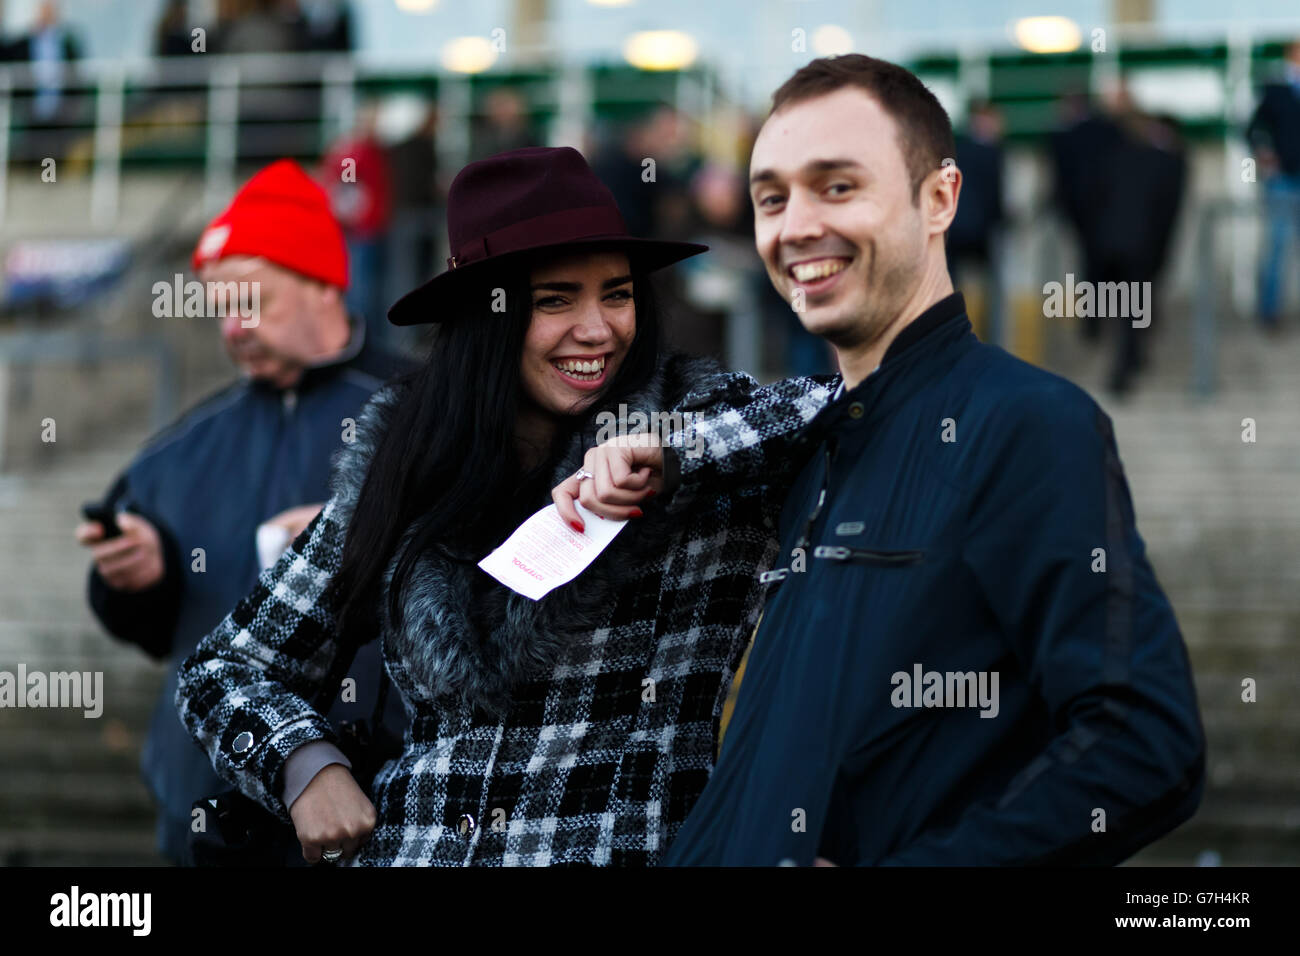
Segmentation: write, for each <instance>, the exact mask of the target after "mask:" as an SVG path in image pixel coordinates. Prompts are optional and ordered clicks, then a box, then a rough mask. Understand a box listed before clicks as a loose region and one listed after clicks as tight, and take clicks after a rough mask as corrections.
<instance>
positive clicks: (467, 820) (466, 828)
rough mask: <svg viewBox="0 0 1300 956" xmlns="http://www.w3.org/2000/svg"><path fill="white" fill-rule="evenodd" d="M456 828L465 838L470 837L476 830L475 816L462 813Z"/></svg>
mask: <svg viewBox="0 0 1300 956" xmlns="http://www.w3.org/2000/svg"><path fill="white" fill-rule="evenodd" d="M456 830H457V832H458V833H460V835H461V836H463V837H464V838H465V839H467V840H468V839H469V837H470V834H472V833H473V832H474V818H473V817H472V816H470V815H469V814H468V813H462V814H461V815H460V823H458V824H457V825H456Z"/></svg>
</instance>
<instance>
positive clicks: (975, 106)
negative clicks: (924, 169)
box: [948, 100, 1006, 344]
mask: <svg viewBox="0 0 1300 956" xmlns="http://www.w3.org/2000/svg"><path fill="white" fill-rule="evenodd" d="M955 142H956V144H957V157H956V160H957V168H958V169H960V170H961V174H962V183H963V186H962V197H961V199H962V201H961V204H960V205H958V207H957V213H956V215H955V216H954V217H953V220H952V226H951V227H950V228H949V229H948V271H949V274H950V275H951V276H952V282H953V285H954V286H957V285H961V284H963V283H962V280H963V279H966V278H968V277H969V275H970V274H971V272H972V271H974V272H978V273H979V274H981V275H982V277H983V278H984V282H985V297H984V338H985V340H986V341H989V342H993V343H995V344H1001V343H1000V341H999V340H1000V338H1001V323H1002V314H1001V312H1002V295H1001V281H1000V277H999V275H998V274H997V268H998V266H997V258H996V254H995V249H996V245H995V244H996V242H997V241H998V235H997V233H998V229H999V228H1000V227H1001V225H1002V221H1003V220H1004V219H1005V218H1006V216H1005V212H1004V206H1003V199H1002V175H1003V167H1004V165H1005V163H1004V159H1003V154H1002V114H1001V113H1000V112H999V111H998V109H997V108H996V107H995V106H994V105H993V104H992V103H989V102H988V101H987V100H977V101H975V102H973V103H972V104H971V106H970V121H969V123H968V124H967V130H966V132H964V133H960V134H958V135H957V136H956V137H955Z"/></svg>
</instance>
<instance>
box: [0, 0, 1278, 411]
mask: <svg viewBox="0 0 1300 956" xmlns="http://www.w3.org/2000/svg"><path fill="white" fill-rule="evenodd" d="M193 9H194V6H193V4H192V3H190V2H189V0H167V2H164V3H162V4H161V11H160V14H159V16H158V19H157V22H156V25H155V27H154V39H153V44H152V48H153V52H154V53H155V54H156V55H158V56H164V57H173V58H185V57H187V55H188V54H191V53H193V52H196V51H201V52H210V53H217V54H220V53H240V54H277V53H279V54H287V53H295V54H303V53H307V54H310V53H319V54H322V55H326V56H328V55H331V54H335V55H336V54H340V53H347V52H348V51H350V50H353V49H354V47H355V44H356V24H355V16H354V11H353V7H352V4H351V3H349V2H348V0H220V2H217V3H215V4H214V5H212V6H211V7H210V9H211V10H212V11H213V12H214V15H213V17H212V20H211V22H209V23H196V22H194V21H193V19H192V13H193ZM35 10H36V12H35V16H34V19H33V20H32V22H31V24H30V29H29V30H27V31H26V32H24V33H21V34H18V35H15V36H12V37H9V38H7V39H5V40H4V41H3V43H0V51H2V53H3V57H4V59H5V60H7V61H10V62H13V63H18V64H26V66H27V68H29V69H30V71H31V78H32V88H31V89H30V91H29V92H20V93H15V94H14V107H13V108H14V120H13V123H14V125H15V126H16V127H20V128H21V130H20V131H21V133H22V136H21V137H19V142H18V143H17V145H15V146H14V148H13V150H12V153H13V157H14V158H15V159H19V160H21V159H27V160H29V161H32V160H35V159H37V158H38V157H45V156H64V155H67V156H69V157H75V156H76V155H77V146H76V144H75V142H74V141H75V139H76V128H77V121H76V119H75V115H74V114H77V113H78V111H80V115H81V116H82V117H83V119H84V118H85V117H87V116H89V114H90V113H91V112H92V110H93V103H92V100H93V96H91V95H90V93H89V92H87V91H86V90H81V91H80V92H81V93H84V94H85V95H80V96H79V95H78V88H77V84H76V82H75V80H74V78H73V74H72V72H71V71H72V70H73V69H74V66H73V63H74V61H75V60H76V59H77V57H78V51H79V48H80V45H79V42H78V37H77V34H76V31H75V30H73V29H71V28H69V27H68V26H67V25H66V24H65V23H64V21H63V20H62V19H61V16H60V10H59V6H58V4H57V3H55V2H54V0H41V2H40V3H39V4H38V5H37V6H36V8H35ZM196 82H197V81H196ZM185 95H186V94H185V93H184V91H172V92H171V93H168V94H159V97H158V98H157V99H161V100H169V101H170V102H171V103H172V104H173V105H174V104H176V103H178V102H181V101H183V99H184V97H185ZM203 95H205V94H202V93H198V94H196V93H193V92H191V93H190V94H189V96H190V102H191V104H194V103H199V102H200V101H201V97H202V96H203ZM324 96H325V93H324V86H323V83H322V82H320V81H317V82H301V83H292V84H289V83H286V84H284V85H282V86H279V87H276V88H257V89H248V88H245V89H243V90H241V91H240V101H239V118H240V122H239V126H238V129H237V130H236V132H235V136H236V139H237V143H236V146H235V155H236V157H237V159H238V161H239V164H240V171H241V174H243V175H246V174H247V173H248V172H251V171H252V169H254V168H256V166H257V165H259V164H260V163H264V162H266V161H269V160H270V159H273V158H275V155H276V154H277V152H280V153H281V154H283V155H292V156H295V157H297V158H299V159H300V160H301V159H304V158H306V159H308V160H310V159H311V158H313V157H312V156H308V155H307V154H313V155H314V159H315V161H316V163H317V169H318V171H319V172H320V178H321V182H322V184H323V185H325V186H326V188H327V189H329V191H330V193H331V196H332V197H334V199H335V201H336V209H335V212H336V214H337V215H338V217H339V219H340V221H341V222H343V224H344V226H345V228H346V230H347V235H348V243H349V253H350V256H351V259H352V276H351V288H350V290H349V306H350V308H351V309H352V310H353V311H354V312H355V313H357V314H358V315H360V316H363V317H364V318H365V320H366V322H367V325H368V327H369V328H370V330H371V333H372V335H373V336H374V338H375V339H376V340H378V341H388V342H390V343H391V344H399V342H400V337H396V338H395V336H396V333H395V332H394V330H392V329H391V327H389V326H388V324H387V323H386V322H385V321H384V313H385V310H386V306H387V304H388V303H391V302H393V301H395V300H396V299H397V298H398V297H399V296H400V295H401V294H402V293H403V292H405V291H407V290H409V289H411V288H413V287H414V286H415V285H416V284H417V283H418V282H420V281H421V280H423V279H424V278H427V277H428V276H429V275H431V274H432V273H433V272H435V271H437V268H438V261H439V258H440V256H441V255H445V252H444V251H443V250H442V229H443V226H442V221H441V219H440V208H441V203H442V197H443V194H444V191H445V189H446V187H447V185H448V183H449V181H450V179H451V177H452V176H454V175H455V173H456V169H455V168H449V167H448V165H447V162H446V157H445V155H444V153H443V152H442V151H440V150H439V145H438V137H439V135H440V133H441V132H443V131H442V130H441V126H442V123H441V120H440V116H439V110H438V104H437V101H436V97H433V96H427V97H421V96H420V95H418V94H409V93H408V94H405V95H402V96H372V95H370V94H367V93H366V92H365V91H364V90H358V100H357V103H356V108H355V109H354V110H352V111H350V112H349V114H348V115H350V116H352V117H355V123H354V125H353V126H352V128H351V129H348V130H346V131H345V132H343V134H342V135H341V136H335V137H334V138H333V140H332V142H328V146H327V148H326V149H324V151H323V154H322V153H321V150H320V141H319V140H318V139H313V137H314V136H317V135H318V134H317V133H316V132H315V131H313V130H307V129H304V126H305V125H307V124H305V123H304V120H305V119H306V118H310V117H321V116H323V115H324V111H325V107H324V105H323V97H324ZM965 106H966V108H965V110H964V111H963V112H962V114H961V116H960V121H959V122H958V124H957V126H958V130H957V131H958V139H957V144H958V145H957V156H956V157H955V160H956V163H957V165H958V167H959V168H960V169H961V171H962V174H963V187H962V194H961V203H960V207H959V211H958V216H957V219H956V221H955V222H954V224H953V226H952V229H951V231H950V233H949V236H948V247H949V261H950V267H951V269H952V272H953V276H954V279H955V281H956V284H957V285H958V287H959V288H960V287H963V286H969V287H972V288H975V289H978V290H980V291H979V295H978V296H977V297H976V301H974V302H973V313H974V314H975V315H977V317H978V319H979V321H980V323H981V324H982V326H983V327H982V328H981V329H980V331H981V332H982V333H983V334H985V335H986V337H989V338H991V339H992V340H994V341H1000V342H1005V341H1006V335H1007V332H1006V323H1007V321H1008V314H1009V310H1010V309H1011V304H1010V302H1009V301H1008V294H1007V290H1006V288H1005V284H1006V283H1005V276H1004V273H1003V270H1002V269H1001V268H1000V266H1001V262H1002V255H1003V253H1004V237H1005V234H1006V232H1007V230H1009V229H1010V228H1013V227H1014V226H1015V225H1016V223H1015V221H1014V220H1013V219H1012V217H1011V214H1010V212H1009V210H1008V204H1007V201H1006V199H1005V179H1006V176H1007V169H1006V158H1005V150H1004V144H1003V137H1004V127H1005V122H1004V117H1003V115H1002V113H1001V112H1000V110H999V107H998V106H997V105H995V104H994V103H993V102H990V101H989V100H986V99H982V98H972V99H970V100H969V101H968V102H967V103H966V104H965ZM157 109H158V104H157V102H155V101H154V100H145V101H144V102H143V104H140V103H136V104H135V105H134V106H133V107H132V108H131V109H130V110H129V111H128V112H132V113H135V114H141V113H143V112H144V111H146V110H155V111H156V110H157ZM1056 109H1057V114H1058V122H1057V127H1058V128H1057V130H1056V132H1055V133H1053V134H1052V135H1051V136H1050V137H1048V138H1047V140H1046V142H1045V143H1044V144H1042V145H1040V147H1039V149H1040V151H1042V152H1043V153H1045V154H1046V158H1047V159H1048V161H1049V165H1050V169H1051V171H1052V177H1053V180H1054V182H1053V184H1052V187H1051V201H1052V204H1053V206H1054V207H1055V211H1056V213H1057V214H1058V215H1059V216H1060V217H1061V218H1062V220H1063V221H1064V223H1066V224H1068V228H1069V230H1070V231H1071V232H1072V234H1073V239H1074V241H1075V242H1076V243H1077V248H1078V252H1079V259H1080V262H1079V265H1078V267H1077V268H1078V278H1079V279H1081V280H1082V279H1087V280H1089V281H1092V282H1094V283H1101V282H1139V283H1141V282H1151V283H1152V285H1153V288H1154V290H1155V295H1156V296H1157V303H1158V304H1157V305H1156V307H1155V308H1153V310H1152V311H1153V312H1154V313H1155V317H1154V321H1153V323H1152V324H1153V325H1155V326H1156V327H1157V328H1158V327H1159V325H1160V324H1161V323H1162V322H1164V321H1166V319H1165V317H1164V316H1162V315H1160V314H1159V313H1160V312H1162V311H1163V308H1162V307H1161V306H1162V304H1163V295H1162V292H1161V278H1162V276H1163V274H1164V273H1165V272H1166V270H1167V266H1168V264H1169V260H1170V253H1171V242H1172V238H1173V236H1174V233H1175V227H1176V225H1177V223H1178V220H1179V213H1180V210H1182V209H1183V208H1184V207H1185V206H1186V203H1185V201H1184V199H1185V195H1186V193H1187V190H1188V181H1189V169H1188V167H1189V158H1188V143H1187V142H1186V141H1185V138H1184V135H1183V130H1182V129H1181V127H1180V122H1179V120H1178V119H1177V118H1175V117H1174V116H1173V115H1171V114H1169V113H1164V112H1146V111H1144V110H1142V109H1140V108H1139V107H1138V105H1137V104H1136V102H1135V99H1134V97H1133V96H1132V95H1131V93H1130V91H1129V89H1128V87H1127V85H1126V84H1125V82H1124V80H1123V77H1119V78H1118V80H1117V82H1114V83H1113V84H1111V86H1110V88H1109V89H1108V90H1107V91H1106V92H1105V93H1103V94H1101V95H1097V96H1093V95H1090V94H1089V93H1088V92H1087V91H1086V89H1084V88H1080V89H1078V90H1075V91H1073V92H1070V93H1068V94H1066V95H1065V96H1063V97H1061V98H1060V99H1059V100H1058V102H1057V107H1056ZM710 119H711V118H710V117H708V116H702V115H698V114H697V115H688V114H687V113H685V112H684V111H682V110H681V109H680V108H679V105H678V104H675V103H671V102H667V101H663V100H661V101H658V102H649V103H643V104H640V105H639V107H637V108H636V109H634V110H632V111H631V112H629V113H627V114H626V115H625V116H624V117H623V118H621V119H619V120H616V121H611V120H608V119H602V118H597V119H596V120H595V121H594V122H593V123H592V124H590V126H589V127H588V128H587V129H586V131H585V141H584V142H582V143H579V144H575V145H579V146H580V147H581V148H583V150H584V152H585V153H586V154H587V155H588V158H589V159H590V160H591V162H592V164H593V166H594V167H595V168H596V170H597V172H598V174H599V175H600V176H601V177H602V178H603V179H604V181H605V182H606V183H607V184H608V185H609V186H610V188H611V189H612V190H613V191H614V194H615V196H616V198H617V200H618V202H619V205H620V207H621V208H622V210H623V213H624V216H625V217H626V219H627V222H628V226H629V228H630V229H631V230H632V231H633V232H634V233H638V234H645V235H649V236H654V237H657V238H672V239H692V240H697V241H703V242H706V243H708V244H709V245H710V246H712V247H713V249H714V252H713V254H712V255H710V256H708V257H705V259H704V260H702V261H700V262H699V263H698V264H690V265H688V266H687V267H684V268H683V269H680V270H677V272H676V274H675V275H674V277H673V280H672V281H673V282H674V283H675V285H676V288H675V290H674V291H675V292H676V299H677V300H678V302H679V304H680V308H679V312H678V314H679V315H680V321H678V322H677V323H675V327H674V328H672V329H671V330H670V334H672V336H673V338H674V341H675V342H676V343H677V344H679V345H680V346H681V347H683V348H686V349H688V350H691V351H696V352H700V353H705V354H712V355H716V356H718V357H720V358H724V359H725V358H731V359H733V360H735V359H736V358H737V357H738V356H745V357H749V358H751V360H756V361H758V362H759V363H761V365H762V367H763V368H764V369H766V370H769V371H771V372H773V373H776V374H780V373H817V372H825V371H829V370H830V361H831V356H830V353H829V351H828V349H827V348H826V347H825V346H824V344H822V343H821V342H819V341H818V340H816V339H815V338H814V337H812V336H809V335H807V334H806V333H804V332H803V330H802V328H801V327H800V325H799V323H798V321H797V319H796V318H795V317H794V315H793V314H792V313H791V312H790V310H789V309H788V308H787V307H786V306H785V305H784V303H782V302H781V300H780V299H779V298H778V297H777V295H776V294H775V292H773V291H772V289H771V286H770V283H768V282H767V281H766V279H765V278H764V276H763V275H762V274H761V272H760V271H759V264H758V260H757V258H756V256H755V255H754V254H753V252H752V238H751V237H752V215H753V213H752V208H751V205H750V202H749V199H748V190H747V184H746V179H747V170H746V169H745V160H746V157H747V155H748V152H749V146H750V143H751V142H752V138H753V135H754V134H755V132H756V131H757V128H758V126H759V124H760V123H761V120H762V116H761V115H760V113H759V112H758V111H754V110H742V111H741V115H740V119H739V121H738V122H736V121H734V119H735V117H734V116H733V117H732V119H733V122H731V123H729V124H727V125H725V128H724V129H723V130H722V132H721V133H720V131H719V129H718V128H712V129H711V128H709V122H710ZM550 132H551V131H550V130H549V129H548V128H547V124H546V123H545V122H539V118H538V114H537V110H536V108H535V105H534V104H530V102H529V100H528V97H527V96H526V94H525V91H524V89H523V87H512V86H501V87H498V88H496V89H493V90H490V91H488V92H486V94H484V95H482V96H481V100H480V102H479V104H478V107H477V109H476V111H475V115H474V117H473V120H472V124H471V128H470V142H469V144H468V148H467V149H462V150H460V151H459V152H458V153H457V154H456V155H457V156H458V157H459V158H460V159H463V160H464V161H466V162H467V161H469V160H473V159H478V158H482V157H484V156H489V155H492V154H493V153H497V152H500V151H503V150H507V149H513V148H516V147H519V146H525V145H554V143H552V142H550V141H549V140H550V139H551V135H550ZM1239 133H1240V134H1241V135H1242V136H1244V137H1245V138H1247V139H1248V142H1249V148H1250V149H1251V150H1252V152H1253V153H1254V154H1257V155H1258V157H1259V160H1260V164H1261V166H1260V170H1259V175H1260V178H1261V181H1263V182H1265V183H1266V189H1267V192H1266V196H1267V199H1268V204H1267V210H1268V212H1267V215H1268V222H1267V226H1266V229H1267V236H1266V239H1265V243H1264V248H1263V252H1262V254H1261V256H1260V262H1259V266H1258V281H1259V294H1258V307H1257V311H1258V314H1259V318H1260V322H1261V324H1262V326H1263V327H1264V328H1266V329H1269V330H1276V329H1277V328H1278V327H1279V321H1278V316H1279V312H1280V310H1281V304H1280V303H1281V296H1282V294H1283V282H1282V276H1283V273H1284V264H1285V262H1286V251H1287V248H1288V243H1289V241H1290V236H1291V233H1292V232H1293V231H1294V230H1295V227H1296V225H1297V224H1298V223H1300V216H1297V214H1296V205H1297V203H1300V45H1297V46H1292V47H1290V48H1289V49H1288V53H1287V60H1286V65H1285V67H1284V73H1283V75H1281V76H1279V77H1277V80H1276V82H1274V83H1271V84H1268V85H1266V86H1265V88H1264V89H1263V91H1262V93H1261V94H1260V98H1259V101H1258V108H1257V109H1256V111H1255V113H1254V116H1253V118H1252V120H1251V122H1250V124H1249V127H1248V128H1247V129H1244V130H1240V131H1239ZM720 137H721V138H722V139H724V140H726V139H729V140H730V141H729V142H726V143H725V145H724V147H723V148H721V149H719V148H717V144H718V141H719V138H720ZM86 138H87V137H86V135H85V134H84V133H83V135H82V140H83V141H84V140H86ZM706 144H709V145H706ZM89 150H90V147H89V146H88V145H85V144H84V143H83V146H82V148H81V153H82V154H83V155H84V154H87V153H88V152H89ZM648 157H650V158H653V160H654V165H655V168H654V170H653V176H652V178H648V177H647V176H646V174H645V169H644V165H643V164H644V162H645V160H646V159H647V158H648ZM345 160H352V161H353V162H354V167H355V168H354V175H355V185H354V184H353V183H352V181H349V182H348V183H347V188H339V187H340V186H342V185H343V183H342V182H341V180H340V177H339V176H338V175H337V171H338V170H339V168H340V165H341V164H342V163H343V162H344V161H345ZM457 165H459V164H457ZM650 182H653V188H648V183H650ZM737 310H743V311H745V312H746V314H747V315H750V316H757V324H751V325H749V326H747V327H746V328H747V329H749V330H750V334H752V333H754V332H757V333H758V336H759V338H760V340H761V354H760V352H756V351H755V350H753V349H750V350H748V351H745V350H741V351H737V350H735V349H734V348H733V349H732V350H730V351H728V348H727V341H726V340H727V337H728V335H729V334H730V335H732V336H733V337H734V335H735V334H736V333H735V331H734V329H733V330H732V331H730V332H729V331H728V318H729V316H731V315H732V314H733V313H734V312H735V311H737ZM1109 325H1113V326H1115V328H1114V332H1113V335H1111V336H1110V337H1111V338H1112V339H1113V344H1111V345H1110V348H1111V349H1112V350H1113V358H1112V359H1111V361H1110V371H1109V375H1108V378H1107V385H1108V387H1109V389H1110V391H1111V392H1112V393H1113V394H1115V395H1123V394H1125V393H1127V392H1129V391H1130V390H1131V389H1132V388H1133V387H1134V383H1135V382H1136V380H1137V378H1138V375H1139V373H1140V372H1141V370H1142V369H1143V368H1144V367H1145V365H1146V364H1147V362H1148V359H1149V356H1148V355H1147V354H1146V353H1147V350H1149V349H1150V348H1151V342H1152V341H1153V338H1154V337H1155V335H1158V333H1155V334H1154V335H1146V334H1143V335H1139V334H1137V332H1138V330H1135V329H1134V328H1132V327H1130V326H1128V325H1126V324H1115V323H1109ZM1107 327H1108V326H1107V324H1105V323H1103V322H1102V321H1101V319H1100V318H1098V317H1092V318H1089V319H1087V320H1086V321H1084V323H1083V326H1082V338H1083V341H1084V342H1085V343H1087V344H1089V345H1095V344H1096V343H1097V342H1098V341H1099V340H1100V339H1101V338H1102V334H1103V331H1104V330H1105V328H1107Z"/></svg>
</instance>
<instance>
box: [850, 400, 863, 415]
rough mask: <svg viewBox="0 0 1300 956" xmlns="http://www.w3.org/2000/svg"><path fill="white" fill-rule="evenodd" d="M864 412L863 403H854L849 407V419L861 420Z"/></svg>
mask: <svg viewBox="0 0 1300 956" xmlns="http://www.w3.org/2000/svg"><path fill="white" fill-rule="evenodd" d="M863 411H864V409H863V408H862V403H861V402H854V403H853V404H852V405H850V406H849V418H861V417H862V412H863Z"/></svg>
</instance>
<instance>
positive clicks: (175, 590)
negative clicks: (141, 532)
mask: <svg viewBox="0 0 1300 956" xmlns="http://www.w3.org/2000/svg"><path fill="white" fill-rule="evenodd" d="M105 501H106V502H107V503H108V504H109V506H110V507H114V508H115V509H116V508H117V505H118V504H119V503H124V504H125V506H126V510H128V511H131V512H133V513H135V514H138V515H140V517H142V518H144V519H145V520H146V521H148V522H149V523H150V524H152V525H153V526H154V528H155V529H157V531H158V537H159V539H160V540H161V541H162V549H163V577H162V580H161V581H159V582H158V583H157V584H155V585H154V586H153V587H151V588H146V589H145V590H143V591H119V590H116V589H114V588H112V587H109V585H108V582H107V581H105V580H104V578H103V576H102V575H100V573H99V570H98V569H97V568H96V567H95V565H94V564H93V563H92V564H91V566H90V573H89V576H88V578H87V582H86V596H87V600H88V601H89V603H90V608H91V610H92V611H94V613H95V616H96V617H97V618H99V622H100V624H102V625H103V626H104V629H105V630H106V631H108V632H109V633H110V634H112V635H113V636H114V637H118V638H121V639H122V640H124V641H129V642H130V643H132V644H137V645H139V646H140V647H141V648H142V649H143V650H144V651H145V652H146V653H147V654H149V655H150V656H151V657H154V658H156V659H159V660H162V659H165V658H166V657H167V656H168V655H169V654H171V650H172V643H173V640H174V639H175V634H176V621H177V618H178V616H179V614H180V606H181V593H182V591H183V589H184V575H183V566H182V564H181V559H180V552H179V549H178V547H177V544H176V538H175V536H174V535H173V534H172V532H171V529H170V528H168V527H167V525H166V523H165V522H163V521H162V520H161V519H160V518H159V517H158V516H157V515H155V514H153V513H152V512H151V511H150V510H149V509H148V508H146V507H145V506H143V505H141V504H140V503H138V502H136V501H135V500H134V499H133V498H132V497H131V492H130V490H129V488H128V479H127V476H126V475H125V474H124V475H122V476H121V477H120V478H118V480H117V481H116V482H115V483H114V485H113V487H112V488H111V489H110V490H109V492H108V495H107V496H106V497H105Z"/></svg>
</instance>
